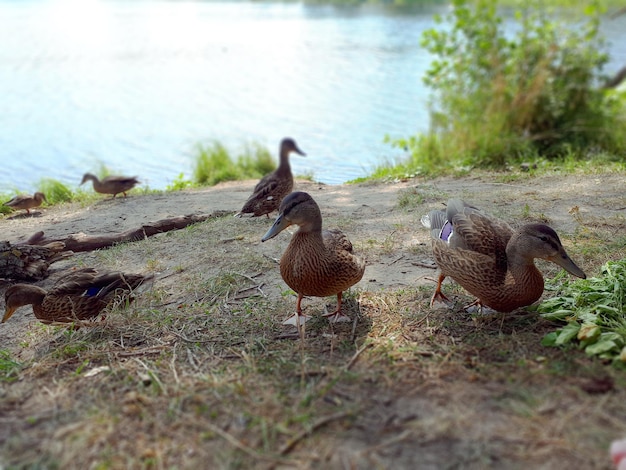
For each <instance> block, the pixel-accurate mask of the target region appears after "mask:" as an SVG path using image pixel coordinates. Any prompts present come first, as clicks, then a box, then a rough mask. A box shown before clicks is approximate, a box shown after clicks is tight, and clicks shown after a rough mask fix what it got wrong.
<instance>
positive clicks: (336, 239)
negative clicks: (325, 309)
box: [261, 191, 365, 328]
mask: <svg viewBox="0 0 626 470" xmlns="http://www.w3.org/2000/svg"><path fill="white" fill-rule="evenodd" d="M291 225H297V226H298V227H299V228H298V230H297V231H296V233H294V235H293V236H292V237H291V240H290V242H289V245H288V246H287V249H286V250H285V252H284V253H283V255H282V257H281V258H280V274H281V277H282V278H283V280H284V281H285V283H286V284H287V285H288V286H289V287H290V288H291V289H293V290H294V291H295V292H296V293H297V294H298V300H297V301H296V314H295V315H294V316H292V317H290V318H289V319H287V320H286V321H285V322H284V323H285V324H291V323H292V319H295V324H296V326H298V328H299V326H300V323H301V320H302V319H304V320H306V317H303V315H302V305H301V304H302V299H303V297H305V296H313V297H327V296H330V295H336V296H337V308H336V309H335V310H334V311H333V312H330V313H325V314H324V315H323V316H324V317H330V318H329V319H330V320H331V321H338V320H340V319H342V318H347V317H343V316H342V315H341V299H342V293H343V292H344V291H345V290H347V289H349V288H350V287H352V286H353V285H355V284H356V283H357V282H359V281H360V280H361V278H362V277H363V273H364V272H365V260H364V259H363V258H361V257H358V256H356V255H355V254H354V251H353V247H352V243H351V242H350V240H349V239H348V237H347V236H346V235H345V234H344V233H343V232H342V231H341V230H339V229H333V230H322V214H321V211H320V208H319V206H318V205H317V203H316V202H315V200H314V199H313V198H312V197H311V196H310V195H309V194H308V193H305V192H301V191H296V192H293V193H291V194H289V195H288V196H287V197H286V198H285V199H283V201H282V202H281V204H280V207H279V214H278V217H277V219H276V220H275V222H274V224H273V225H272V227H271V228H270V229H269V230H268V231H267V233H266V234H265V235H264V236H263V238H261V241H262V242H265V241H267V240H269V239H271V238H274V237H275V236H276V235H278V234H279V233H280V232H282V231H283V230H285V229H286V228H287V227H289V226H291Z"/></svg>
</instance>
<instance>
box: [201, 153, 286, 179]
mask: <svg viewBox="0 0 626 470" xmlns="http://www.w3.org/2000/svg"><path fill="white" fill-rule="evenodd" d="M194 159H195V165H194V169H193V179H194V182H195V183H196V184H201V185H214V184H217V183H219V182H221V181H233V180H241V179H248V178H260V177H261V176H263V175H265V174H267V173H269V172H271V171H273V170H274V168H276V164H275V163H274V160H273V159H272V156H271V154H270V153H269V151H268V150H267V149H264V148H262V147H261V146H259V145H255V146H253V147H250V146H248V147H246V148H245V149H244V153H243V154H242V155H239V156H238V157H236V158H233V157H231V155H230V153H229V152H228V150H227V149H226V147H224V146H223V145H222V144H221V143H219V142H213V143H212V144H211V145H208V146H206V145H201V144H199V145H198V146H197V147H196V156H195V157H194Z"/></svg>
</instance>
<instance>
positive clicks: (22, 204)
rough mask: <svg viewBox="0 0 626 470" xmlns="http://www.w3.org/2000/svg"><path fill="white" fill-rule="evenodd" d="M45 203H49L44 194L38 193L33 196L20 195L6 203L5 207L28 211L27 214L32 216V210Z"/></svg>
mask: <svg viewBox="0 0 626 470" xmlns="http://www.w3.org/2000/svg"><path fill="white" fill-rule="evenodd" d="M43 201H46V202H48V200H47V199H46V195H45V194H44V193H40V192H36V193H35V194H33V195H32V196H31V195H30V194H18V195H17V196H15V197H14V198H12V199H10V200H9V201H7V202H5V203H4V205H5V206H9V207H11V208H13V209H26V213H27V214H30V210H31V209H32V208H33V207H39V206H41V203H42V202H43Z"/></svg>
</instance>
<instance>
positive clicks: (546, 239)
mask: <svg viewBox="0 0 626 470" xmlns="http://www.w3.org/2000/svg"><path fill="white" fill-rule="evenodd" d="M539 239H540V240H541V241H542V242H547V241H548V237H546V236H545V235H541V236H540V237H539Z"/></svg>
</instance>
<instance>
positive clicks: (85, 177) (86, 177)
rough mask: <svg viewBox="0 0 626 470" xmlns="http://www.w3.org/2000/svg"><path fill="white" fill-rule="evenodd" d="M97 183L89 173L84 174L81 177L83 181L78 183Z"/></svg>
mask: <svg viewBox="0 0 626 470" xmlns="http://www.w3.org/2000/svg"><path fill="white" fill-rule="evenodd" d="M89 180H91V181H97V180H98V178H96V177H95V176H94V175H92V174H91V173H85V174H84V175H83V180H82V181H81V182H80V184H85V183H86V182H87V181H89Z"/></svg>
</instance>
